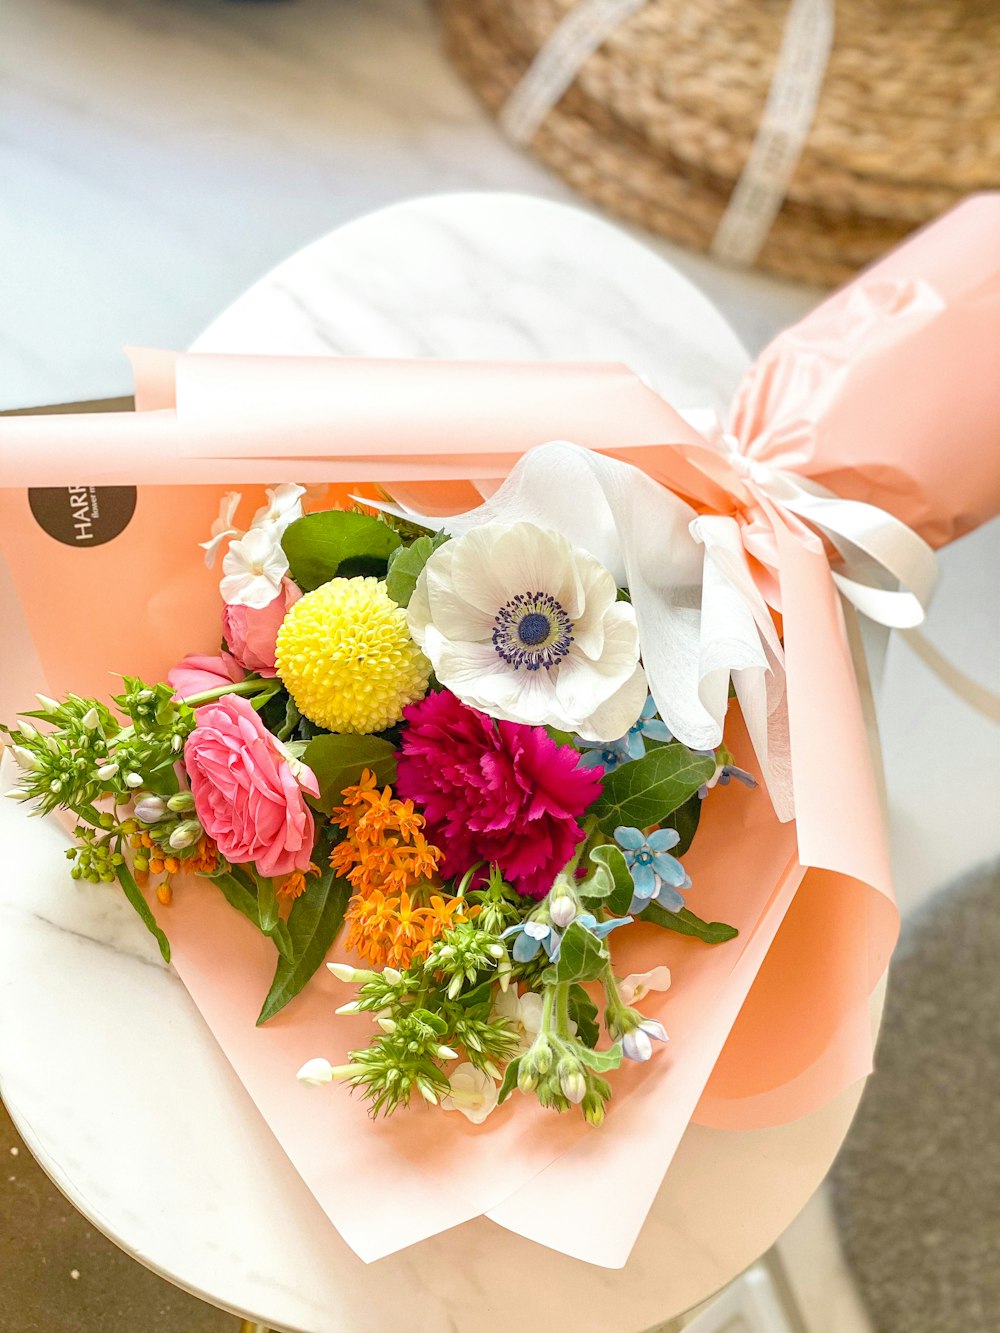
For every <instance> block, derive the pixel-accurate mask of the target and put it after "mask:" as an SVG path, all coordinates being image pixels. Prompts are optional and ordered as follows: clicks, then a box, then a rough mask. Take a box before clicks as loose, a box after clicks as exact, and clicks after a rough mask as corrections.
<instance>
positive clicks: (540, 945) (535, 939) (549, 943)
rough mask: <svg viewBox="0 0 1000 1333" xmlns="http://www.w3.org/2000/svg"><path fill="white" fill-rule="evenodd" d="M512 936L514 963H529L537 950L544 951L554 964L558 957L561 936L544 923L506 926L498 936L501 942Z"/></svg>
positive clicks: (520, 923)
mask: <svg viewBox="0 0 1000 1333" xmlns="http://www.w3.org/2000/svg"><path fill="white" fill-rule="evenodd" d="M511 935H514V936H516V937H517V938H516V939H515V940H514V947H513V949H511V955H512V957H513V959H514V962H515V963H530V962H531V960H532V958H534V957H535V955H536V954H537V953H538V950H539V949H544V950H545V953H546V955H547V957H548V958H549V959H550V960H551V961H552V962H553V963H554V962H555V961H556V959H557V958H558V957H559V946H560V944H562V936H561V935H560V934H559V932H558V931H557V930H555V929H553V927H552V926H550V925H548V924H547V923H546V922H544V921H533V920H531V919H530V918H529V920H527V921H519V922H518V923H517V925H516V926H508V927H507V929H506V930H505V931H504V932H503V934H502V935H501V936H500V938H501V939H502V940H505V939H507V938H508V937H509V936H511Z"/></svg>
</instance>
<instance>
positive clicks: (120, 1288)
mask: <svg viewBox="0 0 1000 1333" xmlns="http://www.w3.org/2000/svg"><path fill="white" fill-rule="evenodd" d="M238 1328H239V1321H238V1320H237V1319H234V1318H233V1316H232V1315H229V1314H224V1313H223V1312H222V1311H221V1310H216V1309H214V1308H213V1307H212V1306H210V1305H204V1304H203V1303H202V1302H201V1301H198V1300H195V1299H194V1297H193V1296H188V1295H187V1294H186V1293H185V1292H182V1291H178V1290H177V1288H176V1287H173V1286H171V1284H170V1283H169V1282H164V1281H163V1280H162V1279H161V1278H158V1277H156V1276H155V1275H154V1274H153V1273H151V1272H149V1270H148V1269H146V1268H143V1267H142V1265H141V1264H138V1263H136V1262H135V1260H134V1259H130V1258H129V1257H128V1255H127V1254H125V1253H123V1252H122V1251H121V1250H119V1249H118V1247H117V1246H116V1245H113V1244H112V1242H111V1241H109V1240H107V1239H106V1238H105V1237H104V1236H102V1235H101V1234H100V1232H98V1231H95V1230H94V1228H93V1227H92V1226H91V1225H90V1224H89V1223H88V1222H86V1221H85V1220H84V1218H83V1217H81V1215H80V1214H79V1213H78V1212H77V1211H76V1209H75V1208H73V1207H72V1206H71V1205H70V1204H69V1203H67V1202H66V1200H65V1199H64V1198H63V1196H62V1195H61V1194H60V1193H59V1191H58V1190H57V1189H56V1187H55V1186H54V1185H53V1184H52V1182H51V1181H50V1180H49V1178H48V1177H47V1176H46V1175H45V1173H44V1172H43V1171H42V1169H41V1167H40V1166H38V1164H37V1163H36V1162H35V1160H34V1158H33V1157H32V1156H31V1154H30V1152H29V1151H28V1149H27V1148H26V1147H25V1146H24V1144H23V1142H22V1141H21V1138H20V1136H19V1135H18V1133H17V1131H16V1130H15V1128H14V1126H13V1124H12V1123H11V1120H10V1117H9V1115H8V1114H7V1110H6V1107H4V1105H3V1103H2V1102H0V1333H237V1329H238Z"/></svg>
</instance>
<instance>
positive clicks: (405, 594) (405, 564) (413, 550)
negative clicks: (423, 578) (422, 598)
mask: <svg viewBox="0 0 1000 1333" xmlns="http://www.w3.org/2000/svg"><path fill="white" fill-rule="evenodd" d="M447 540H448V534H447V533H446V532H438V533H435V535H434V536H433V537H418V538H417V540H416V541H415V542H413V543H411V545H409V546H400V547H398V548H397V549H396V550H395V551H393V553H392V555H391V556H390V557H389V572H388V574H386V576H385V590H386V592H387V593H388V594H389V596H390V597H391V598H392V600H393V601H394V602H395V603H396V605H397V606H409V605H410V598H411V597H412V596H413V589H414V588H415V587H416V586H417V579H418V577H419V575H420V571H421V570H422V569H423V567H424V565H426V564H427V561H428V560H429V559H430V557H431V556H432V555H433V554H434V552H435V551H436V550H437V549H438V547H439V546H443V545H444V544H445V542H446V541H447Z"/></svg>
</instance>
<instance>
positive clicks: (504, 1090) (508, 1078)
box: [497, 1056, 521, 1105]
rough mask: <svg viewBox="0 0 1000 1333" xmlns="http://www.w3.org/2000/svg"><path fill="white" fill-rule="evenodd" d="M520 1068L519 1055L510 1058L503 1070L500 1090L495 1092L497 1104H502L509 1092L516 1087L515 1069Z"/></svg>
mask: <svg viewBox="0 0 1000 1333" xmlns="http://www.w3.org/2000/svg"><path fill="white" fill-rule="evenodd" d="M520 1068H521V1057H520V1056H518V1057H517V1059H516V1060H511V1062H510V1064H509V1065H508V1066H507V1068H506V1069H505V1070H504V1071H503V1082H502V1083H501V1084H500V1091H499V1092H498V1093H497V1104H498V1105H502V1104H503V1103H504V1102H505V1101H506V1100H507V1098H508V1097H509V1096H510V1094H511V1093H512V1092H513V1091H514V1089H515V1088H516V1087H517V1071H518V1070H519V1069H520Z"/></svg>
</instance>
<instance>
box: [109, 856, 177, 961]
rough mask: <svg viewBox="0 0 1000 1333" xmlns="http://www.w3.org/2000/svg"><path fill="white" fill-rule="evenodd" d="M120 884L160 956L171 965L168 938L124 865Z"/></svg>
mask: <svg viewBox="0 0 1000 1333" xmlns="http://www.w3.org/2000/svg"><path fill="white" fill-rule="evenodd" d="M118 883H119V884H120V885H121V886H122V892H123V893H124V894H125V897H126V898H127V899H128V900H129V902H130V903H131V904H132V906H133V907H134V908H135V910H136V911H137V912H138V914H139V916H140V918H141V919H142V924H143V925H144V926H145V927H146V929H147V930H148V931H149V933H150V935H152V936H153V938H154V939H155V940H156V943H157V944H158V945H159V946H160V956H161V957H162V959H163V961H164V962H165V963H169V962H170V945H169V944H168V943H167V937H166V935H164V933H163V931H162V930H161V929H160V927H159V926H158V925H157V924H156V917H155V916H153V913H152V909H151V908H150V906H149V903H147V902H146V899H145V898H144V897H143V895H142V890H141V889H140V888H139V886H138V884H136V882H135V880H134V879H133V878H132V872H131V870H129V868H128V866H124V865H122V866H119V867H118Z"/></svg>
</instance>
